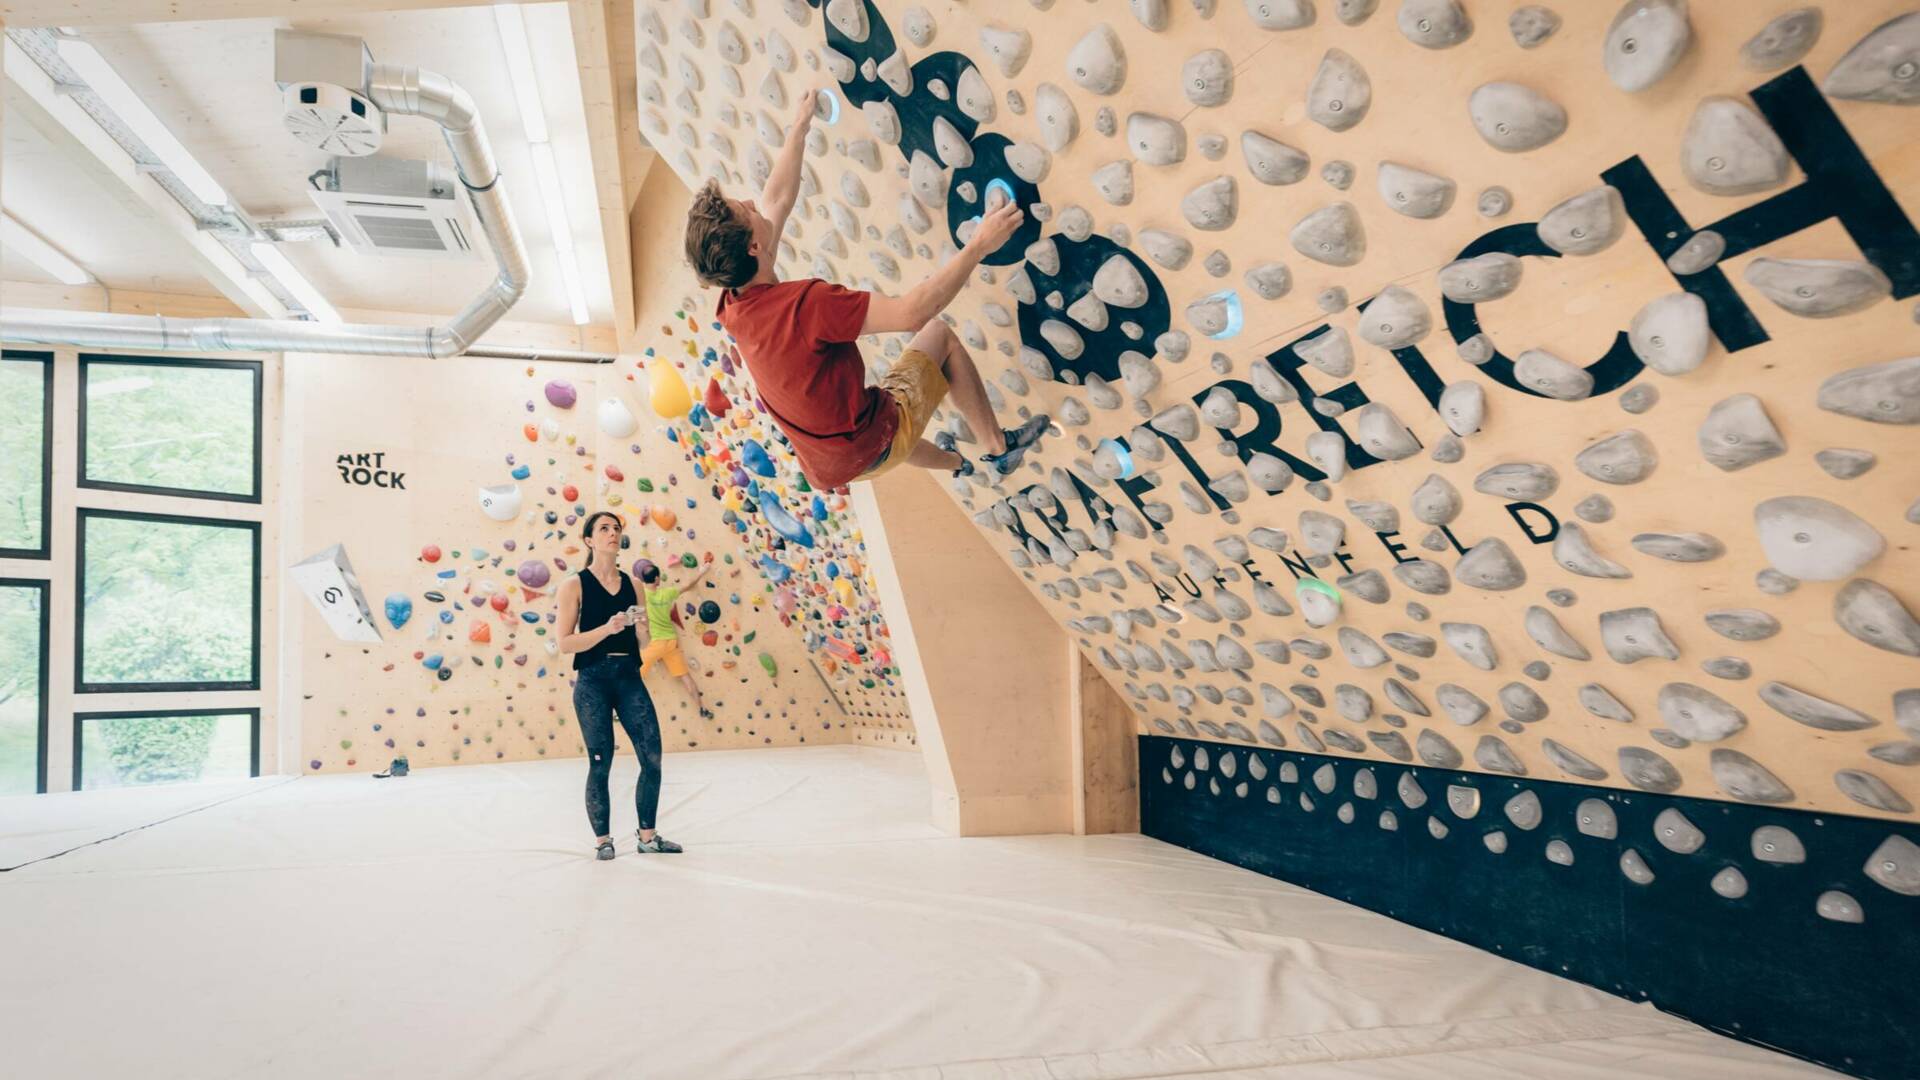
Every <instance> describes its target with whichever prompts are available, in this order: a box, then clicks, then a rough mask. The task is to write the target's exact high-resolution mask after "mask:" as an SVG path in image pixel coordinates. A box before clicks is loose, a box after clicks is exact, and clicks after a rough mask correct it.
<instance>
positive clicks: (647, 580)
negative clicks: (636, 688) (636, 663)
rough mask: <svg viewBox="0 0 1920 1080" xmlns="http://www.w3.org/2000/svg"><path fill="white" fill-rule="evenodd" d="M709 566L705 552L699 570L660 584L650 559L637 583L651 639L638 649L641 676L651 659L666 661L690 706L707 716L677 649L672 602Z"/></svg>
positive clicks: (709, 558)
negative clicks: (681, 580)
mask: <svg viewBox="0 0 1920 1080" xmlns="http://www.w3.org/2000/svg"><path fill="white" fill-rule="evenodd" d="M711 569H713V553H712V552H708V553H707V559H706V562H704V563H702V564H701V565H700V570H699V572H698V573H696V574H694V575H693V576H692V577H690V578H688V579H687V580H686V582H685V583H684V584H681V585H662V584H661V583H660V568H659V567H658V566H655V565H653V564H652V563H648V564H647V565H646V566H645V567H643V568H641V570H640V584H641V585H642V586H644V588H642V589H641V590H640V591H641V594H642V598H643V600H644V602H645V604H646V606H647V636H648V637H649V638H650V639H651V640H649V641H648V642H647V643H646V645H644V646H643V647H641V649H640V674H641V676H643V677H644V676H645V675H646V673H647V669H648V668H649V667H652V666H653V665H654V664H655V663H664V664H666V665H667V674H669V675H673V676H677V677H678V678H679V679H680V684H681V685H682V686H685V687H686V688H687V696H688V697H691V698H693V707H694V708H695V709H698V710H699V711H700V715H701V717H702V718H704V719H707V720H711V719H713V713H712V712H711V711H709V710H708V709H707V707H706V706H705V705H703V704H701V703H700V684H699V683H697V682H695V681H694V679H693V672H692V671H690V670H688V669H687V658H686V656H684V655H683V654H682V653H681V652H680V628H679V627H677V626H675V625H674V624H673V605H674V602H675V601H676V600H679V599H680V594H681V593H683V592H685V591H686V590H688V589H691V588H693V587H694V586H695V585H698V584H700V579H701V578H703V577H706V576H707V571H708V570H711Z"/></svg>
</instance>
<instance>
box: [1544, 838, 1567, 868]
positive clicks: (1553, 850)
mask: <svg viewBox="0 0 1920 1080" xmlns="http://www.w3.org/2000/svg"><path fill="white" fill-rule="evenodd" d="M1546 856H1547V861H1548V862H1550V863H1554V864H1555V865H1558V866H1572V865H1573V848H1571V847H1569V846H1567V842H1566V841H1565V840H1549V841H1547V849H1546Z"/></svg>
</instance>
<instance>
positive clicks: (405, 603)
mask: <svg viewBox="0 0 1920 1080" xmlns="http://www.w3.org/2000/svg"><path fill="white" fill-rule="evenodd" d="M411 618H413V600H412V598H410V597H409V596H407V594H406V593H394V594H393V595H392V596H389V597H387V623H388V624H389V625H390V626H392V627H393V628H394V629H395V630H398V629H400V628H401V627H403V626H405V625H407V620H408V619H411Z"/></svg>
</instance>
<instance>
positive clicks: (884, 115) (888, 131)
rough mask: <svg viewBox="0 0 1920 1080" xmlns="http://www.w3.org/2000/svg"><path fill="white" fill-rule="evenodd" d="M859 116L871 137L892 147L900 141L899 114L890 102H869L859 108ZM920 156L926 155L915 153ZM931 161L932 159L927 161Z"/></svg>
mask: <svg viewBox="0 0 1920 1080" xmlns="http://www.w3.org/2000/svg"><path fill="white" fill-rule="evenodd" d="M860 114H861V115H862V116H864V117H866V119H867V126H868V127H869V128H871V129H872V131H873V137H874V138H876V139H879V140H880V141H881V142H883V143H886V144H887V145H888V146H892V145H894V144H896V143H898V142H899V141H900V114H899V113H898V112H896V111H894V108H893V102H891V101H869V102H867V103H866V104H864V105H862V106H860ZM915 153H917V154H920V156H922V157H925V156H926V155H925V154H923V153H921V152H920V151H915ZM928 160H932V159H928Z"/></svg>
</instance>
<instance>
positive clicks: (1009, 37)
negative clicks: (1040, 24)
mask: <svg viewBox="0 0 1920 1080" xmlns="http://www.w3.org/2000/svg"><path fill="white" fill-rule="evenodd" d="M980 45H981V47H983V48H985V49H986V50H987V54H988V55H989V56H992V57H993V63H994V66H995V67H997V68H999V69H1000V74H1002V75H1005V76H1006V77H1007V78H1009V79H1011V78H1013V77H1014V76H1015V75H1018V74H1020V70H1021V69H1022V68H1024V67H1026V66H1027V58H1028V57H1029V56H1032V55H1033V35H1032V34H1029V33H1027V32H1026V31H1025V30H1015V29H1007V28H1004V27H999V26H983V27H981V28H980ZM1046 89H1047V84H1046V83H1041V84H1040V92H1041V93H1042V94H1043V95H1044V94H1045V93H1046ZM1055 149H1058V148H1057V147H1056V148H1055Z"/></svg>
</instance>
